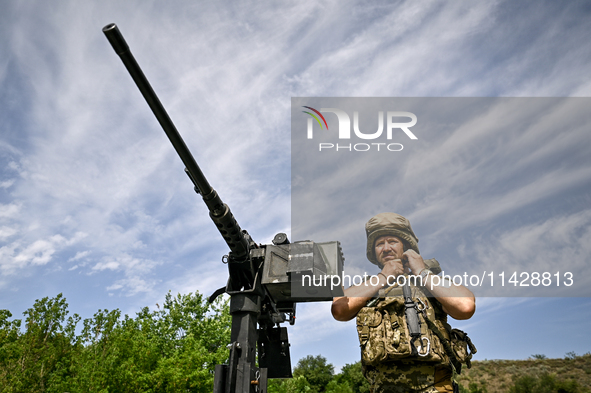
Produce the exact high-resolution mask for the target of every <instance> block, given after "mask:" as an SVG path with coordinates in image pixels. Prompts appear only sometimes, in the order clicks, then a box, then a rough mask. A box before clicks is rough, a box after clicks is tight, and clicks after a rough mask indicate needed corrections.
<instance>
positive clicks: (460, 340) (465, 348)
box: [451, 329, 476, 368]
mask: <svg viewBox="0 0 591 393" xmlns="http://www.w3.org/2000/svg"><path fill="white" fill-rule="evenodd" d="M451 347H452V350H453V352H454V354H455V355H456V358H457V359H458V361H459V362H460V363H466V366H467V367H468V368H470V367H472V362H471V361H470V360H471V359H472V355H473V354H475V353H476V347H475V346H474V344H472V340H470V337H468V335H467V334H466V333H465V332H463V331H461V330H460V329H452V330H451Z"/></svg>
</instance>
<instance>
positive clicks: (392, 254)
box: [374, 235, 404, 266]
mask: <svg viewBox="0 0 591 393" xmlns="http://www.w3.org/2000/svg"><path fill="white" fill-rule="evenodd" d="M374 248H375V252H376V259H377V261H378V263H379V264H380V266H384V264H385V263H386V262H389V261H393V260H394V259H402V257H403V255H404V243H402V240H400V239H399V238H397V237H396V236H392V235H384V236H380V237H378V238H377V239H376V242H375V244H374Z"/></svg>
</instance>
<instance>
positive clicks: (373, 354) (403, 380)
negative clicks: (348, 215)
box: [357, 213, 454, 393]
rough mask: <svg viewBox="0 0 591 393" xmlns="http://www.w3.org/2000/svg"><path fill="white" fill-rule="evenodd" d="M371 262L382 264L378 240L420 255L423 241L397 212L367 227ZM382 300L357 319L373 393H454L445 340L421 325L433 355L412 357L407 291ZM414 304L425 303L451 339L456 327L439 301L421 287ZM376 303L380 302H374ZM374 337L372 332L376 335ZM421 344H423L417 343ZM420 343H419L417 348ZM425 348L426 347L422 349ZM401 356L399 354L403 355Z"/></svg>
mask: <svg viewBox="0 0 591 393" xmlns="http://www.w3.org/2000/svg"><path fill="white" fill-rule="evenodd" d="M365 228H366V233H367V258H368V259H369V260H370V261H371V262H372V263H374V264H376V265H378V263H377V259H376V255H375V248H374V244H375V241H376V239H377V238H378V237H380V236H383V235H393V236H396V237H398V238H400V239H401V240H403V241H404V243H405V244H406V246H407V247H408V248H411V249H413V250H415V251H416V252H417V253H418V254H420V253H419V248H418V244H417V243H418V241H419V240H418V238H417V237H416V235H415V234H414V232H413V230H412V228H411V226H410V222H409V221H408V220H407V219H406V218H404V217H402V216H400V215H398V214H395V213H381V214H378V215H377V216H375V217H372V218H371V219H370V220H369V221H368V222H367V224H366V227H365ZM380 292H381V293H380V297H381V298H382V300H380V301H379V302H378V303H377V304H374V307H364V308H363V309H361V311H360V312H359V314H358V316H357V330H358V333H359V340H360V343H361V348H362V365H363V370H364V375H365V377H366V378H367V380H368V382H369V383H370V385H371V392H372V393H397V392H425V393H438V392H453V391H454V390H453V386H452V369H451V367H450V363H449V358H448V356H447V354H446V351H445V350H444V349H443V346H442V344H441V342H440V341H441V340H439V338H438V337H435V335H433V334H431V333H430V332H429V329H428V328H427V326H426V324H425V323H424V322H423V323H421V335H422V337H423V336H428V337H430V342H431V348H430V351H429V352H430V354H429V355H428V356H426V357H419V356H417V355H416V354H414V355H413V354H411V353H409V350H408V347H409V343H410V341H409V340H410V336H409V334H408V329H407V326H406V322H405V317H404V311H403V308H402V307H401V305H403V300H402V303H401V301H400V300H401V299H402V290H401V288H395V289H394V290H392V291H391V292H390V293H389V294H388V296H387V297H384V292H383V291H380ZM412 292H413V296H412V297H413V299H414V300H415V301H417V299H418V298H419V297H420V298H422V299H423V302H424V304H427V306H426V307H425V308H426V310H425V312H424V313H423V318H424V317H427V316H428V317H429V319H430V320H431V322H434V325H436V326H437V328H438V330H439V331H440V334H441V332H444V333H445V334H443V336H445V338H446V339H447V340H446V341H448V340H449V338H450V335H449V332H450V331H451V327H449V325H447V314H445V312H444V311H443V309H442V307H441V304H440V303H439V301H438V300H437V299H435V298H433V297H430V298H428V299H427V294H425V292H424V291H423V290H422V289H421V288H417V287H414V286H413V287H412ZM374 303H375V302H374ZM370 332H371V333H370ZM417 341H418V340H417ZM416 344H417V343H415V345H416ZM418 345H421V344H418ZM397 351H398V352H397Z"/></svg>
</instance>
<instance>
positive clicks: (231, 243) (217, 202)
mask: <svg viewBox="0 0 591 393" xmlns="http://www.w3.org/2000/svg"><path fill="white" fill-rule="evenodd" d="M103 33H105V36H106V37H107V39H108V40H109V42H110V43H111V46H112V47H113V49H114V50H115V53H117V54H118V55H119V57H120V58H121V61H122V62H123V64H124V65H125V68H127V71H128V72H129V74H130V75H131V77H132V79H133V81H134V82H135V84H136V85H137V87H138V88H139V90H140V92H141V93H142V95H143V96H144V98H145V100H146V102H147V103H148V105H149V106H150V109H152V112H153V113H154V115H155V116H156V119H158V122H159V123H160V125H161V126H162V129H163V130H164V132H165V133H166V135H167V136H168V139H169V140H170V142H171V143H172V145H173V146H174V149H175V150H176V152H177V153H178V155H179V156H180V158H181V160H182V161H183V164H185V171H186V172H187V174H188V175H189V178H190V179H191V181H192V182H193V184H194V185H195V191H196V192H197V193H200V194H201V195H202V197H203V201H204V202H205V204H206V205H207V207H208V209H209V215H210V217H211V219H212V220H213V222H214V223H215V225H216V226H217V227H218V230H219V231H220V233H221V235H222V237H223V238H224V240H225V241H226V243H227V244H228V247H230V250H231V251H232V254H231V256H232V258H231V260H236V261H242V260H244V259H246V258H248V254H249V240H248V239H247V237H246V236H245V234H244V233H243V231H242V230H241V229H240V226H239V225H238V223H237V222H236V220H235V219H234V216H233V215H232V213H231V211H230V208H229V207H228V205H226V204H225V203H223V202H222V200H221V198H220V197H219V195H218V194H217V192H216V191H215V190H214V189H213V187H212V186H211V185H210V184H209V182H208V181H207V179H206V178H205V175H203V172H202V171H201V168H199V165H197V162H196V161H195V158H193V155H192V154H191V152H190V151H189V148H188V147H187V145H186V144H185V142H184V141H183V138H182V137H181V135H180V134H179V132H178V131H177V129H176V127H175V126H174V123H173V122H172V120H171V119H170V117H169V116H168V113H167V112H166V109H164V107H163V106H162V103H161V102H160V100H159V99H158V96H157V95H156V93H155V92H154V90H153V89H152V86H151V85H150V82H148V79H146V76H145V75H144V73H143V72H142V69H141V68H140V66H139V65H138V63H137V62H136V60H135V58H134V57H133V55H132V53H131V51H130V50H129V46H128V45H127V42H125V39H124V38H123V35H122V34H121V32H120V31H119V28H118V27H117V25H116V24H114V23H111V24H109V25H107V26H105V27H104V28H103Z"/></svg>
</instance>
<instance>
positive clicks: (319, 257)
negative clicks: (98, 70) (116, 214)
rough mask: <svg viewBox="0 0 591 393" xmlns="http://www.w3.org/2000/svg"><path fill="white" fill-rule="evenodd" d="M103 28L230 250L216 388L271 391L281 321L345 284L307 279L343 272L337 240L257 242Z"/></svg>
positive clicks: (284, 341) (277, 372) (286, 372)
mask: <svg viewBox="0 0 591 393" xmlns="http://www.w3.org/2000/svg"><path fill="white" fill-rule="evenodd" d="M103 32H104V34H105V36H106V37H107V39H108V40H109V42H110V44H111V46H112V47H113V49H114V50H115V52H116V53H117V54H118V55H119V57H120V58H121V61H122V62H123V64H124V65H125V67H126V68H127V71H128V72H129V74H130V75H131V77H132V79H133V81H134V82H135V84H136V85H137V87H138V88H139V90H140V92H141V93H142V95H143V96H144V98H145V100H146V102H147V103H148V105H149V106H150V109H151V110H152V112H153V113H154V115H155V116H156V119H157V120H158V122H159V123H160V125H161V126H162V129H163V130H164V132H165V133H166V135H167V136H168V139H169V140H170V142H171V143H172V145H173V147H174V149H175V150H176V152H177V154H178V155H179V157H180V158H181V160H182V162H183V164H184V165H185V172H186V173H187V175H188V176H189V179H190V180H191V182H192V183H193V185H194V186H195V192H197V193H198V194H201V196H202V198H203V201H204V202H205V205H206V206H207V208H208V209H209V216H210V217H211V219H212V220H213V222H214V224H215V225H216V227H217V228H218V230H219V232H220V234H221V235H222V237H223V238H224V240H225V241H226V244H227V245H228V247H229V248H230V252H229V254H228V255H227V257H226V261H227V263H228V271H229V278H228V281H227V284H226V286H225V287H222V288H220V289H218V290H217V291H215V293H214V294H213V295H212V296H211V297H210V298H209V301H210V302H212V301H213V300H214V299H215V297H217V296H219V295H220V294H222V293H224V292H225V293H227V294H228V295H230V314H231V316H232V328H231V344H230V345H229V348H230V355H229V360H228V364H224V365H217V366H216V368H215V378H214V393H235V392H241V393H255V392H260V393H266V391H267V378H289V377H291V376H292V375H291V360H290V356H289V342H288V337H287V328H285V327H280V326H279V324H280V323H282V322H286V321H287V322H289V323H290V324H292V325H293V324H294V323H295V308H296V303H297V302H315V301H328V300H332V298H333V297H334V296H342V295H343V293H342V288H341V287H340V286H338V287H337V288H332V286H331V287H330V288H329V285H328V283H327V281H326V280H325V281H324V285H319V286H316V285H315V284H314V283H313V281H312V280H308V285H306V282H305V280H304V279H303V278H304V277H305V276H308V277H322V276H325V275H327V274H328V275H339V276H340V275H341V274H342V269H343V261H344V257H343V254H342V250H341V247H340V244H339V242H336V241H335V242H327V243H314V242H311V241H303V242H294V243H290V242H289V240H288V239H287V236H286V235H285V234H283V233H279V234H277V235H276V236H275V238H274V239H273V244H272V245H261V244H257V243H255V242H254V241H253V240H252V238H251V237H250V235H249V234H248V232H247V231H245V230H242V229H241V228H240V226H239V225H238V222H237V221H236V219H235V218H234V216H233V214H232V212H231V211H230V208H229V207H228V205H226V204H225V203H224V202H223V201H222V199H221V198H220V196H219V195H218V194H217V192H216V191H215V190H214V189H213V187H212V186H211V185H210V184H209V182H208V181H207V179H206V178H205V176H204V175H203V172H202V171H201V168H200V167H199V165H197V162H196V161H195V159H194V158H193V155H192V154H191V152H190V151H189V149H188V148H187V146H186V144H185V142H184V141H183V139H182V137H181V135H180V134H179V132H178V131H177V129H176V127H175V126H174V124H173V122H172V120H171V119H170V117H169V116H168V113H167V112H166V110H165V109H164V107H163V106H162V103H161V102H160V100H159V99H158V97H157V95H156V93H155V92H154V90H153V89H152V87H151V85H150V83H149V82H148V80H147V79H146V77H145V75H144V73H143V72H142V70H141V68H140V67H139V65H138V63H137V62H136V60H135V58H134V56H133V55H132V53H131V51H130V50H129V46H128V45H127V43H126V41H125V39H124V38H123V36H122V35H121V32H120V31H119V29H118V27H117V25H115V24H114V23H111V24H109V25H107V26H105V27H104V28H103ZM320 281H321V280H320ZM257 325H258V328H257ZM257 343H258V346H257ZM257 351H258V362H259V366H258V367H257V366H256V352H257Z"/></svg>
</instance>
